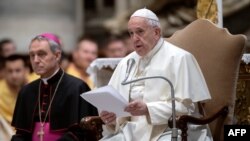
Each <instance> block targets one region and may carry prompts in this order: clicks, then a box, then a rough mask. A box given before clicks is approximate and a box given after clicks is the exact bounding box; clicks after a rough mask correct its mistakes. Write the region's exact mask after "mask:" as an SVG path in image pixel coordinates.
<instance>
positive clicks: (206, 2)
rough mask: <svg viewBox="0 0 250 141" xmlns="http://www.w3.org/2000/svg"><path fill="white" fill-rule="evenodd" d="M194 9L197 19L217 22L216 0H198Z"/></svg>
mask: <svg viewBox="0 0 250 141" xmlns="http://www.w3.org/2000/svg"><path fill="white" fill-rule="evenodd" d="M196 11H197V18H198V19H208V20H210V21H211V22H213V23H215V24H217V23H218V15H217V13H218V7H217V3H216V0H198V2H197V10H196Z"/></svg>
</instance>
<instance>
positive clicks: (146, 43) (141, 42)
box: [128, 17, 160, 56]
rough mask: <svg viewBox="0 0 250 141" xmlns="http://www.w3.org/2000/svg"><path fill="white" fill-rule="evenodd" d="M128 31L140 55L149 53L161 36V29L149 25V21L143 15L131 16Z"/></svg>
mask: <svg viewBox="0 0 250 141" xmlns="http://www.w3.org/2000/svg"><path fill="white" fill-rule="evenodd" d="M128 32H129V34H130V38H131V40H132V42H133V46H134V49H135V51H136V53H137V54H139V55H140V56H145V55H147V53H149V52H150V50H152V48H154V46H155V45H156V43H157V41H158V39H159V37H160V29H159V28H157V27H153V26H151V25H149V23H148V21H147V20H146V19H145V18H142V17H131V18H130V20H129V22H128Z"/></svg>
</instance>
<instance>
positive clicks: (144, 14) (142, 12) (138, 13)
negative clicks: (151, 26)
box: [130, 8, 159, 22]
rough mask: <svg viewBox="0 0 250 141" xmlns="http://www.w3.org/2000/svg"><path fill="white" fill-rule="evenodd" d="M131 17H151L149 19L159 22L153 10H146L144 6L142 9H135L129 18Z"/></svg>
mask: <svg viewBox="0 0 250 141" xmlns="http://www.w3.org/2000/svg"><path fill="white" fill-rule="evenodd" d="M132 17H143V18H147V19H151V20H155V21H157V22H159V19H158V17H157V16H156V15H155V13H154V12H152V11H151V10H148V9H146V8H143V9H139V10H136V11H135V12H134V13H133V14H132V15H131V17H130V18H132Z"/></svg>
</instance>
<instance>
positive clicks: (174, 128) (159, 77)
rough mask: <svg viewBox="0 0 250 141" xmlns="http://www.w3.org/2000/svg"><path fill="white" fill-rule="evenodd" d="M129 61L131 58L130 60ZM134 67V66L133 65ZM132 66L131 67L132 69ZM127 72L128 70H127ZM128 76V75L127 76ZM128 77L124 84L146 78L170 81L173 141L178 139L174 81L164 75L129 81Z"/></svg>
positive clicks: (142, 78) (144, 78)
mask: <svg viewBox="0 0 250 141" xmlns="http://www.w3.org/2000/svg"><path fill="white" fill-rule="evenodd" d="M128 61H129V60H128ZM131 68H132V67H131ZM131 68H130V69H131ZM127 70H128V69H127ZM126 72H127V71H126ZM129 73H130V71H128V74H129ZM127 77H128V76H127ZM127 77H125V79H124V81H122V83H121V84H122V85H127V84H130V83H134V82H137V81H141V80H146V79H156V78H157V79H163V80H165V81H167V82H168V84H169V85H170V89H171V101H172V118H173V128H172V141H177V136H178V130H177V128H176V119H175V117H176V112H175V96H174V87H173V84H172V82H171V81H170V80H169V79H167V78H166V77H163V76H149V77H141V78H138V79H134V80H131V81H127V82H126V80H127V79H128V78H127Z"/></svg>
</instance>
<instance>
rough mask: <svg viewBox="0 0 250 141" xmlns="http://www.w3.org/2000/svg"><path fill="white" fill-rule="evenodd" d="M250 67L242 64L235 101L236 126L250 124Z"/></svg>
mask: <svg viewBox="0 0 250 141" xmlns="http://www.w3.org/2000/svg"><path fill="white" fill-rule="evenodd" d="M249 70H250V66H249V64H245V63H244V62H241V65H240V70H239V80H238V82H237V95H236V101H235V110H234V116H235V119H236V123H235V124H241V125H243V124H244V125H246V124H247V125H249V124H250V95H249V93H250V73H249Z"/></svg>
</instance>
